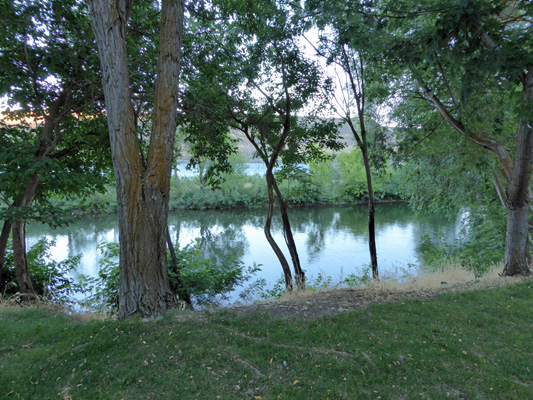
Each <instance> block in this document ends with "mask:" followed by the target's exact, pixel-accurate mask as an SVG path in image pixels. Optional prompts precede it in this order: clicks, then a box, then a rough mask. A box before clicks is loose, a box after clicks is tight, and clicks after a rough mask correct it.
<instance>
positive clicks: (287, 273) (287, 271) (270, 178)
mask: <svg viewBox="0 0 533 400" xmlns="http://www.w3.org/2000/svg"><path fill="white" fill-rule="evenodd" d="M266 181H267V190H268V209H267V219H266V222H265V228H264V231H265V236H266V239H267V240H268V243H269V244H270V246H271V247H272V250H274V253H276V256H277V257H278V260H279V262H280V264H281V268H282V269H283V275H284V277H285V291H286V292H288V293H290V292H292V289H293V282H292V274H291V268H290V267H289V263H288V262H287V259H286V258H285V255H284V254H283V252H282V251H281V249H280V248H279V246H278V244H277V243H276V241H275V240H274V238H273V237H272V232H271V226H272V217H273V215H274V190H273V189H274V184H275V179H274V174H273V173H272V168H271V167H268V165H267V171H266Z"/></svg>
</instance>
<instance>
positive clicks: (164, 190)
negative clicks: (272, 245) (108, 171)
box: [88, 0, 184, 318]
mask: <svg viewBox="0 0 533 400" xmlns="http://www.w3.org/2000/svg"><path fill="white" fill-rule="evenodd" d="M88 3H89V5H90V9H91V22H92V25H93V30H94V33H95V36H96V42H97V45H98V50H99V51H98V53H99V57H100V64H101V68H102V75H103V76H102V82H103V87H104V94H105V104H106V110H107V118H108V126H109V135H110V139H111V152H112V157H113V166H114V169H115V179H116V187H117V200H118V209H119V229H120V237H119V240H120V289H119V311H118V315H119V318H125V317H127V316H130V315H132V314H135V313H139V314H140V315H141V316H143V317H154V316H157V315H158V314H159V313H160V312H161V310H162V309H167V308H172V307H174V306H175V298H174V295H173V293H172V292H171V290H170V286H169V282H168V276H167V275H168V271H167V257H166V248H167V229H168V227H167V216H168V201H169V190H170V177H171V167H172V156H173V149H174V141H175V135H176V118H177V106H178V100H177V99H178V81H179V71H180V57H181V42H182V33H183V16H184V8H183V7H184V5H183V1H181V0H163V1H162V2H161V10H160V23H159V38H158V41H159V42H158V49H157V70H156V76H157V78H156V82H155V89H154V96H153V98H154V104H153V110H152V113H151V134H150V139H149V146H148V149H147V150H148V153H147V155H146V157H143V152H142V151H141V150H142V149H141V145H140V143H139V139H138V130H137V128H138V127H137V125H136V118H135V117H136V115H135V110H134V104H133V98H132V89H131V86H130V69H129V65H128V54H127V51H126V42H127V40H128V21H129V18H130V15H131V13H132V9H133V8H134V7H135V4H134V2H133V0H115V1H108V0H89V1H88ZM143 3H144V5H146V4H153V3H152V2H140V6H142V5H143ZM152 39H153V40H156V38H152Z"/></svg>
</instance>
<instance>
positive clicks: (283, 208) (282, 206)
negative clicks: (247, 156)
mask: <svg viewBox="0 0 533 400" xmlns="http://www.w3.org/2000/svg"><path fill="white" fill-rule="evenodd" d="M272 186H273V188H274V190H275V192H276V196H277V197H278V204H279V210H280V213H281V221H282V222H283V236H284V237H285V243H286V244H287V248H288V249H289V254H290V255H291V259H292V267H293V268H294V279H295V280H296V287H297V288H298V289H299V290H305V272H304V271H303V269H302V267H301V265H300V257H299V256H298V250H297V249H296V243H295V242H294V236H293V234H292V229H291V224H290V221H289V214H288V212H287V203H286V202H285V200H284V198H283V194H282V193H281V190H279V187H278V184H277V182H276V179H275V178H274V177H272Z"/></svg>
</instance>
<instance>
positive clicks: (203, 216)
mask: <svg viewBox="0 0 533 400" xmlns="http://www.w3.org/2000/svg"><path fill="white" fill-rule="evenodd" d="M289 213H290V218H291V225H292V228H293V231H294V237H295V241H296V245H297V248H298V251H299V254H300V260H301V263H302V267H303V268H304V270H305V271H306V274H307V277H308V278H309V279H311V280H313V279H316V278H317V277H318V275H319V274H322V275H323V276H329V277H331V279H332V283H334V284H335V283H338V282H340V281H342V280H343V279H344V278H345V277H346V276H348V275H349V274H356V275H358V276H360V275H361V274H362V273H363V269H364V268H365V266H368V264H369V263H370V257H369V254H368V232H367V207H366V206H363V205H361V206H323V207H301V208H293V209H290V210H289ZM264 221H265V210H263V209H252V210H210V211H182V212H175V213H171V215H170V217H169V227H170V231H171V236H172V238H173V240H174V241H178V242H179V244H180V247H184V246H185V245H187V244H189V243H191V242H192V241H194V240H195V239H197V238H203V240H205V241H206V242H207V249H208V250H207V251H208V252H209V254H210V255H212V256H214V257H217V256H219V257H220V256H221V255H223V254H225V253H228V252H231V253H232V254H233V255H235V256H236V257H238V258H240V259H241V261H242V262H243V263H244V264H245V265H252V264H253V263H257V264H261V267H260V268H261V271H260V272H258V273H257V278H264V279H265V280H266V282H267V288H269V287H272V286H273V285H274V283H275V282H276V280H278V279H279V278H280V277H281V276H282V270H281V267H280V265H279V262H278V260H277V258H276V257H275V254H274V252H273V251H272V249H271V248H270V246H269V244H268V242H267V241H266V239H265V236H264V233H263V224H264ZM281 228H282V227H281V220H280V219H279V218H275V219H274V223H273V233H274V237H275V239H276V240H277V241H278V243H279V244H280V246H281V247H284V240H283V236H282V233H281ZM459 228H460V221H458V220H457V221H449V220H448V219H446V218H444V217H443V216H438V215H433V214H432V215H416V214H415V213H414V212H413V211H411V210H410V209H409V207H408V206H407V205H405V204H380V205H378V206H377V207H376V244H377V251H378V262H379V268H380V274H381V275H383V276H385V275H389V276H390V275H395V276H399V277H401V276H402V275H404V274H405V273H406V272H408V273H411V274H416V273H417V264H418V262H419V259H418V257H419V255H420V250H421V243H422V241H421V238H422V236H424V235H429V236H430V237H432V238H434V239H437V238H438V237H440V236H441V235H443V237H444V239H445V240H446V241H449V242H452V241H453V240H454V238H455V237H456V236H457V234H458V231H459ZM42 236H46V237H47V238H49V239H52V240H54V241H55V242H56V244H55V246H53V247H52V248H51V255H52V257H53V258H54V259H55V260H57V261H61V260H63V259H65V258H67V257H72V256H74V255H77V254H81V255H82V256H81V264H80V267H79V269H78V270H77V271H76V272H75V276H76V275H77V274H86V275H93V276H94V275H96V274H97V272H98V261H99V259H100V254H99V252H98V250H97V248H96V246H97V244H98V243H99V242H102V241H107V242H111V241H118V222H117V216H116V215H104V216H86V217H83V218H82V219H80V220H77V221H76V222H74V223H72V224H70V225H69V226H67V227H60V228H57V229H50V228H49V227H48V226H46V225H41V224H37V223H32V224H29V225H28V232H27V238H28V245H30V246H31V245H32V244H33V243H35V242H36V241H37V240H38V239H39V238H40V237H42ZM286 255H287V258H288V259H290V258H289V255H288V252H286ZM366 268H367V269H368V267H366ZM233 297H234V298H235V299H236V298H237V296H236V294H235V296H233Z"/></svg>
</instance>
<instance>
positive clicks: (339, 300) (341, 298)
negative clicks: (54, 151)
mask: <svg viewBox="0 0 533 400" xmlns="http://www.w3.org/2000/svg"><path fill="white" fill-rule="evenodd" d="M524 279H530V278H499V277H498V278H492V279H486V280H483V281H473V280H472V281H458V282H448V281H444V280H441V281H438V279H437V281H435V277H433V278H432V279H431V282H430V283H428V282H426V283H424V281H418V282H417V281H414V282H410V283H404V284H398V283H392V282H385V283H382V282H379V283H377V284H370V285H367V286H362V287H356V288H340V289H328V290H323V291H318V292H309V291H307V292H304V293H300V294H298V293H296V294H292V295H290V296H285V297H283V298H281V299H277V300H273V301H267V302H257V303H254V304H249V305H242V306H235V307H231V310H232V311H233V312H236V313H237V314H239V315H247V314H250V313H252V312H266V313H269V314H271V315H273V316H276V317H280V318H285V319H292V318H306V319H310V318H318V317H322V316H325V315H334V314H338V313H341V312H347V311H352V310H357V309H361V308H364V307H367V306H369V305H371V304H375V303H383V302H391V301H398V300H404V299H424V300H431V299H433V298H434V297H435V296H437V295H438V294H440V293H446V292H455V291H462V290H475V289H486V288H495V287H502V286H506V285H510V284H513V283H517V282H520V281H522V280H524Z"/></svg>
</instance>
